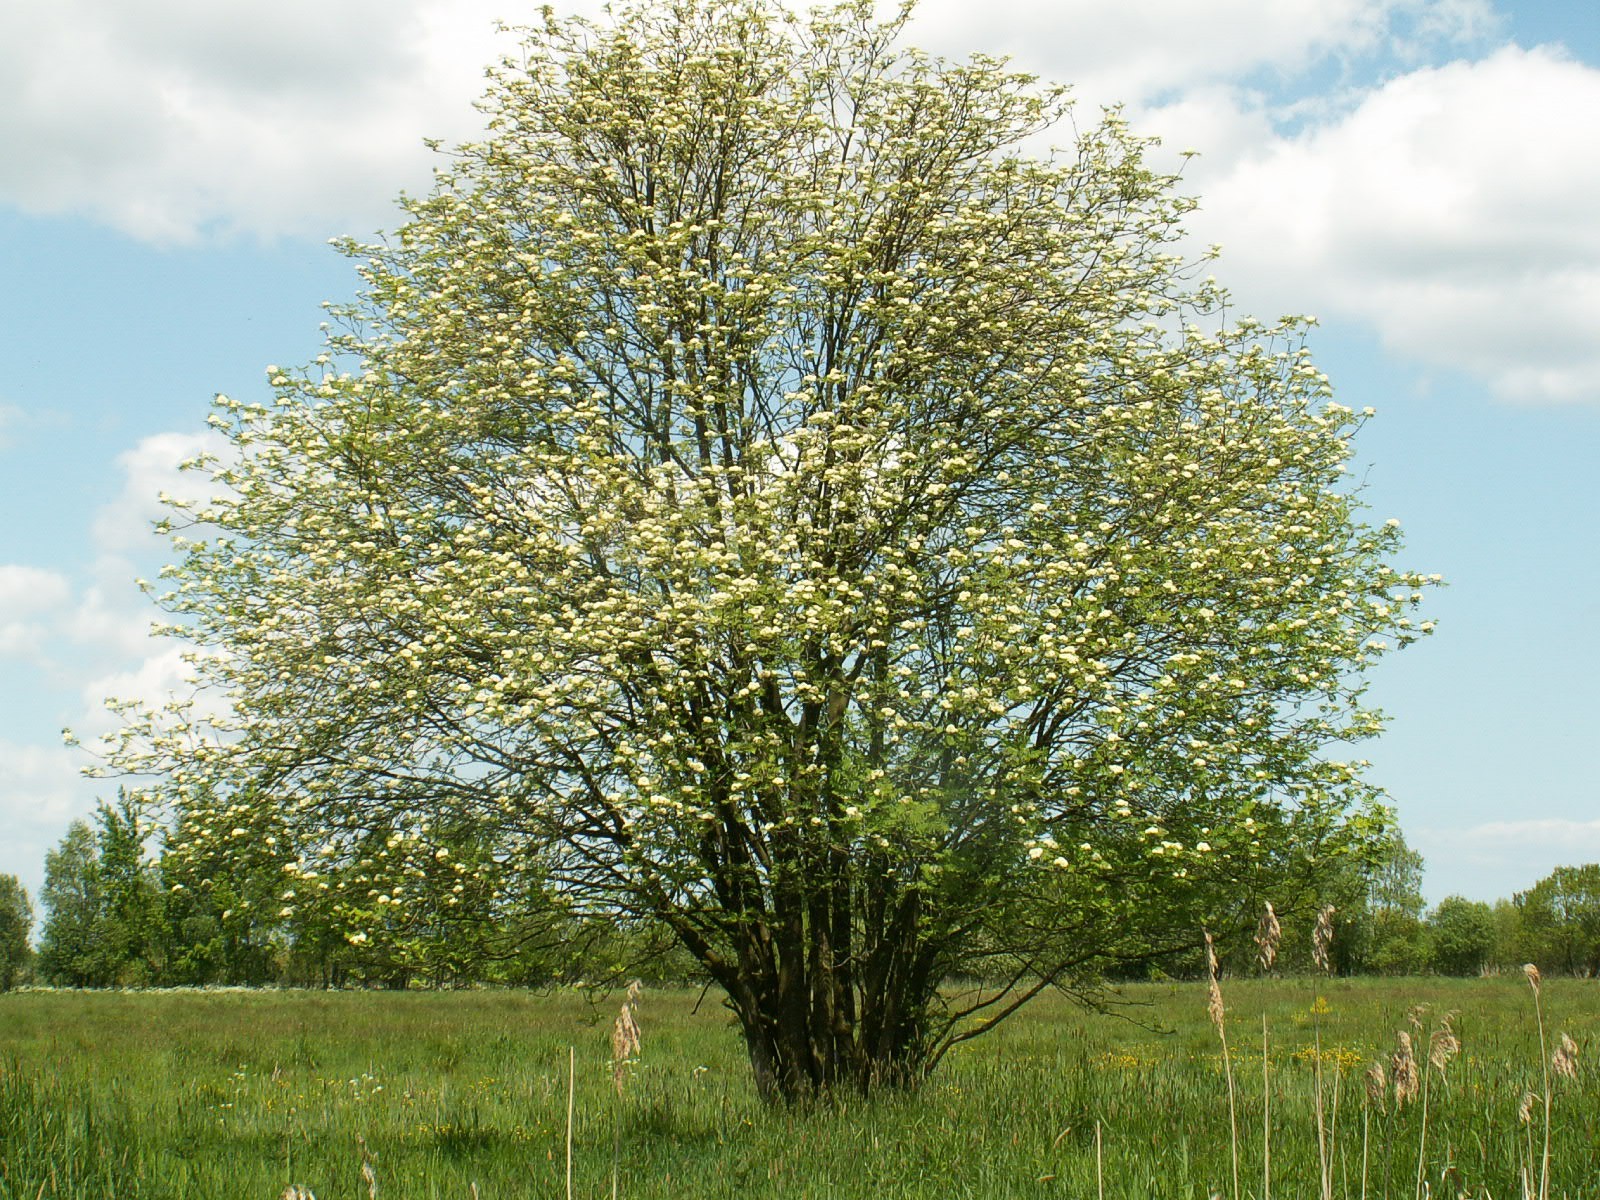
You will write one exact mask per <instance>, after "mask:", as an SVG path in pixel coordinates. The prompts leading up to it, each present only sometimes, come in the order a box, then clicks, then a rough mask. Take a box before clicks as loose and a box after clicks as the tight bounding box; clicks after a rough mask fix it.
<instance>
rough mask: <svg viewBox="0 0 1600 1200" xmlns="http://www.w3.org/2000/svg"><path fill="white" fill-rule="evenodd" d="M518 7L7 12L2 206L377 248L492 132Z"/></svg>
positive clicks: (131, 224)
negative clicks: (510, 19)
mask: <svg viewBox="0 0 1600 1200" xmlns="http://www.w3.org/2000/svg"><path fill="white" fill-rule="evenodd" d="M500 7H501V5H500V4H499V2H498V0H496V2H495V3H493V4H491V3H489V0H404V2H401V3H395V2H392V0H345V2H343V3H340V4H325V3H322V2H321V0H278V2H277V3H274V4H248V5H239V4H216V3H211V2H207V0H145V2H144V3H141V4H138V5H128V4H125V3H121V2H120V0H20V3H17V2H13V3H11V4H7V5H5V6H4V7H0V78H5V79H6V80H7V81H8V86H7V89H6V90H7V103H6V105H5V106H3V107H0V198H3V199H5V200H8V201H10V202H11V203H13V204H15V205H18V206H19V207H21V208H23V209H25V210H28V211H32V212H39V213H55V212H75V213H85V214H88V215H90V216H93V217H95V218H97V219H99V220H102V221H105V222H107V223H108V224H111V225H113V226H115V227H117V228H119V229H122V230H124V231H126V232H128V233H131V234H133V235H135V236H137V237H141V238H147V239H151V240H168V241H183V240H188V239H192V238H194V237H195V236H197V235H198V234H199V233H200V232H202V231H203V230H205V229H208V228H213V227H217V228H221V229H222V230H224V231H236V230H237V231H246V232H249V233H253V234H262V235H267V236H272V235H277V234H283V233H294V234H315V235H318V236H326V235H327V234H329V233H332V232H340V231H345V232H352V233H357V234H360V233H364V232H367V231H369V230H370V229H371V228H372V227H373V226H374V225H376V224H378V223H383V222H387V221H388V220H389V214H390V212H391V211H392V210H391V205H390V201H391V199H392V197H393V196H394V194H395V192H396V190H397V189H398V188H399V187H400V186H402V185H403V184H407V183H410V184H416V183H418V182H419V181H420V182H422V183H424V184H425V183H426V181H427V178H428V175H427V170H428V166H427V164H428V159H429V156H428V154H427V153H426V151H425V150H424V149H423V148H422V146H421V144H420V140H421V138H423V137H424V136H439V137H443V138H445V139H447V140H450V139H459V138H461V137H464V136H467V135H469V134H470V133H471V132H472V131H473V130H474V129H476V128H477V127H478V121H479V118H478V114H476V113H475V112H474V111H473V110H472V109H471V107H470V101H471V100H472V98H473V97H474V96H475V95H476V94H477V93H478V92H479V91H480V90H481V84H482V79H481V69H482V66H483V64H484V63H486V62H488V61H489V60H490V59H491V58H493V57H494V55H495V53H496V51H495V45H496V43H495V40H494V35H493V32H492V22H493V19H494V17H495V16H496V13H497V11H498V10H499V8H500Z"/></svg>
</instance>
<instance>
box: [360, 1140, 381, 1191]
mask: <svg viewBox="0 0 1600 1200" xmlns="http://www.w3.org/2000/svg"><path fill="white" fill-rule="evenodd" d="M356 1145H358V1146H360V1147H361V1178H362V1179H363V1180H364V1181H365V1182H366V1185H367V1200H378V1172H377V1170H376V1169H374V1167H373V1165H372V1162H373V1158H372V1151H370V1150H368V1149H367V1139H366V1138H365V1137H364V1136H363V1135H361V1134H359V1133H358V1134H356Z"/></svg>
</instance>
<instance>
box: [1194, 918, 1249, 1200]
mask: <svg viewBox="0 0 1600 1200" xmlns="http://www.w3.org/2000/svg"><path fill="white" fill-rule="evenodd" d="M1201 933H1202V934H1203V935H1204V937H1205V939H1206V1014H1207V1015H1208V1016H1209V1017H1210V1018H1211V1023H1212V1024H1213V1025H1214V1026H1216V1029H1217V1037H1218V1038H1219V1039H1220V1040H1221V1042H1222V1073H1223V1075H1224V1076H1225V1077H1226V1078H1227V1081H1228V1131H1229V1136H1230V1145H1231V1149H1232V1153H1233V1200H1239V1197H1240V1194H1241V1193H1240V1191H1239V1106H1238V1101H1237V1099H1236V1098H1235V1095H1234V1087H1233V1060H1232V1059H1231V1058H1230V1057H1229V1055H1228V1024H1227V1019H1226V1018H1227V1012H1226V1009H1224V1007H1223V1004H1222V981H1221V972H1220V970H1219V969H1218V967H1217V947H1216V944H1215V943H1214V942H1212V940H1211V934H1210V933H1209V932H1207V931H1205V930H1201Z"/></svg>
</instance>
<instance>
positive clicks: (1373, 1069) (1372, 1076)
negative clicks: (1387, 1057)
mask: <svg viewBox="0 0 1600 1200" xmlns="http://www.w3.org/2000/svg"><path fill="white" fill-rule="evenodd" d="M1388 1091H1389V1076H1388V1073H1387V1072H1386V1071H1384V1069H1383V1064H1382V1063H1381V1062H1374V1063H1373V1064H1372V1065H1371V1066H1369V1067H1368V1068H1367V1103H1368V1104H1372V1105H1376V1106H1377V1108H1378V1111H1379V1112H1384V1111H1386V1110H1387V1102H1388Z"/></svg>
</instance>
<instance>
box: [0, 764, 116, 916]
mask: <svg viewBox="0 0 1600 1200" xmlns="http://www.w3.org/2000/svg"><path fill="white" fill-rule="evenodd" d="M82 761H83V760H82V758H81V756H79V755H77V754H75V753H74V752H72V751H69V750H68V749H67V748H66V747H64V746H30V745H24V744H21V743H17V742H12V741H7V740H4V739H0V762H4V763H5V770H4V771H0V828H3V829H4V830H5V833H6V836H5V842H6V844H5V867H4V869H5V870H6V872H7V873H8V874H15V875H16V876H17V877H18V878H19V879H20V880H21V881H22V885H23V886H24V887H26V888H27V889H28V894H29V895H30V896H32V897H34V898H35V899H37V897H38V894H39V884H40V883H41V882H42V881H43V879H44V856H45V853H46V852H47V851H49V850H51V849H52V848H54V846H55V845H56V843H57V842H59V841H60V840H61V836H62V835H63V834H64V833H65V832H66V829H67V825H68V824H69V823H70V822H71V821H73V820H74V819H75V818H78V817H86V816H88V815H89V814H90V813H92V812H93V811H94V803H95V797H96V794H97V791H103V790H104V788H103V785H102V786H100V787H98V788H97V786H96V785H95V784H93V783H92V782H91V781H89V780H86V779H84V778H82V776H81V775H80V774H79V771H78V768H79V766H80V765H81V764H82ZM35 908H36V909H37V905H35Z"/></svg>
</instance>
